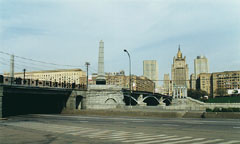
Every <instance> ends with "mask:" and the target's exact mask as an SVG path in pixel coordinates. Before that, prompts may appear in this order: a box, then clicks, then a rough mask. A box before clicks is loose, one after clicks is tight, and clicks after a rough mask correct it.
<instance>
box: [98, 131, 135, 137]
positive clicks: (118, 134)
mask: <svg viewBox="0 0 240 144" xmlns="http://www.w3.org/2000/svg"><path fill="white" fill-rule="evenodd" d="M130 134H131V133H130V132H125V131H117V132H114V133H112V134H111V135H107V136H105V137H102V138H101V139H114V138H122V137H123V136H124V135H125V136H129V135H130Z"/></svg>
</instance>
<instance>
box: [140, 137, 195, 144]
mask: <svg viewBox="0 0 240 144" xmlns="http://www.w3.org/2000/svg"><path fill="white" fill-rule="evenodd" d="M190 138H192V137H180V138H172V139H164V140H155V141H147V142H141V143H138V144H151V143H161V142H166V141H176V140H181V139H190Z"/></svg>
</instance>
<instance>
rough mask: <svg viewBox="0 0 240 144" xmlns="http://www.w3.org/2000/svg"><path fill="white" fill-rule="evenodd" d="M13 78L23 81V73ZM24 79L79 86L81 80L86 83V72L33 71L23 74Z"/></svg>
mask: <svg viewBox="0 0 240 144" xmlns="http://www.w3.org/2000/svg"><path fill="white" fill-rule="evenodd" d="M4 76H9V74H4ZM14 77H15V78H22V79H23V78H24V73H23V72H19V73H14ZM25 79H32V80H43V81H51V82H58V83H62V82H66V83H75V84H81V80H82V79H84V80H85V81H86V72H85V71H82V70H81V69H61V70H46V71H33V72H25Z"/></svg>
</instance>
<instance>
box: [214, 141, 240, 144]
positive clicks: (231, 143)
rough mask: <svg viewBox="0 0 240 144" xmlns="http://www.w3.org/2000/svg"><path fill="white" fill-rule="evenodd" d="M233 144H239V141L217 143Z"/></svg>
mask: <svg viewBox="0 0 240 144" xmlns="http://www.w3.org/2000/svg"><path fill="white" fill-rule="evenodd" d="M233 143H238V144H239V143H240V141H236V140H232V141H228V142H222V143H219V144H233Z"/></svg>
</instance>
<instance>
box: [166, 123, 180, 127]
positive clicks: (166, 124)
mask: <svg viewBox="0 0 240 144" xmlns="http://www.w3.org/2000/svg"><path fill="white" fill-rule="evenodd" d="M162 126H174V127H177V126H179V125H175V124H162Z"/></svg>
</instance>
